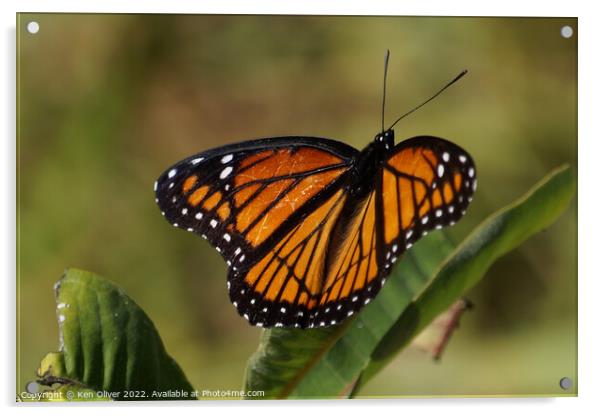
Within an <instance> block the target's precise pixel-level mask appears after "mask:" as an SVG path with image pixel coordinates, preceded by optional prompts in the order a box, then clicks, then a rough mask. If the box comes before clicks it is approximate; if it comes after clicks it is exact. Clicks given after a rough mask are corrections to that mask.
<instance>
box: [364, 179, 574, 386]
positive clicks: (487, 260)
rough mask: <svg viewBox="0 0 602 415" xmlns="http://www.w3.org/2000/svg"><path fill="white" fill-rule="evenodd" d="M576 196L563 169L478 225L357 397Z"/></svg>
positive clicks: (386, 345)
mask: <svg viewBox="0 0 602 415" xmlns="http://www.w3.org/2000/svg"><path fill="white" fill-rule="evenodd" d="M574 191H575V179H574V174H573V170H572V169H571V168H570V167H561V168H559V169H557V170H555V171H553V172H552V173H550V174H549V175H548V176H547V177H545V178H544V179H543V180H542V181H541V182H539V183H538V184H536V185H535V186H534V187H533V189H531V191H529V192H528V193H527V194H526V195H525V196H523V197H522V198H520V199H519V200H517V201H516V202H514V203H513V204H511V205H510V206H507V207H506V208H504V209H502V210H501V211H498V212H497V213H495V214H494V215H492V216H490V217H489V218H488V219H486V220H485V221H484V222H483V223H481V225H479V226H478V227H477V228H476V229H475V230H474V231H473V232H472V233H471V234H470V235H469V236H468V237H467V238H466V239H465V240H464V241H463V242H462V243H461V244H460V245H459V246H458V247H457V248H456V249H455V251H454V253H453V254H452V255H451V256H450V257H449V258H448V259H447V260H446V261H445V262H444V264H443V266H442V268H441V269H440V271H439V272H438V273H437V275H436V277H435V278H434V279H433V281H432V282H431V283H430V284H429V285H428V287H427V288H426V289H425V290H424V292H422V293H421V294H420V295H419V296H418V298H417V299H416V300H415V301H413V302H412V303H411V304H410V306H409V307H407V308H406V309H405V310H404V312H403V313H402V315H401V316H400V318H399V319H398V320H397V321H396V322H395V324H394V325H393V326H392V327H391V329H390V330H389V332H388V333H387V334H386V335H385V336H384V337H383V339H382V340H381V342H380V343H379V344H378V346H377V347H376V349H375V350H374V351H373V353H372V355H371V358H370V363H369V365H368V366H367V368H366V369H365V371H364V372H363V373H362V375H361V378H360V380H359V381H358V385H357V386H356V391H357V390H358V389H359V388H360V387H361V385H363V384H365V383H366V382H367V381H368V380H369V379H371V378H372V377H373V376H374V375H375V374H376V373H378V372H379V371H380V369H382V368H383V367H384V366H385V365H386V364H387V363H388V362H389V361H390V360H391V359H392V358H393V357H395V356H396V355H397V353H399V352H400V351H401V350H403V348H404V347H405V346H407V345H408V344H409V343H410V342H411V341H412V339H413V338H414V337H415V336H416V335H418V334H419V333H420V332H421V331H422V330H423V329H424V328H425V327H426V326H428V324H429V323H430V322H431V321H432V320H433V319H434V318H435V317H437V316H438V315H439V314H441V313H442V312H444V311H445V310H446V309H448V308H449V307H450V306H451V305H452V304H453V303H454V301H456V300H457V299H458V298H459V297H461V296H462V295H463V294H464V293H466V291H468V290H469V289H470V288H472V287H473V286H474V285H475V284H476V283H478V282H479V281H480V280H481V279H482V278H483V276H484V275H485V273H486V272H487V270H488V269H489V267H490V266H491V265H492V264H493V262H494V261H495V260H497V259H498V258H500V257H502V256H503V255H505V254H507V253H508V252H509V251H511V250H513V249H514V248H516V247H517V246H519V245H520V244H521V243H523V242H524V241H525V240H526V239H528V238H529V237H531V236H532V235H533V234H535V233H537V232H540V231H542V230H543V229H545V228H547V227H548V226H550V225H551V224H552V223H553V222H555V221H556V219H557V218H558V216H560V214H561V213H562V212H563V211H564V210H565V209H566V207H567V205H568V203H569V202H570V200H571V199H572V197H573V194H574Z"/></svg>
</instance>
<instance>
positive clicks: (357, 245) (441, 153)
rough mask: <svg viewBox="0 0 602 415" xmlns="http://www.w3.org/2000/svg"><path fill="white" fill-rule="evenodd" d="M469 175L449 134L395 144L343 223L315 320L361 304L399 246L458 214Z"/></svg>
mask: <svg viewBox="0 0 602 415" xmlns="http://www.w3.org/2000/svg"><path fill="white" fill-rule="evenodd" d="M476 183H477V182H476V171H475V167H474V163H473V161H472V159H471V158H470V156H469V155H468V154H467V153H466V152H465V151H464V150H462V149H461V148H460V147H458V146H456V145H455V144H453V143H450V142H449V141H446V140H443V139H440V138H435V137H428V136H423V137H415V138H412V139H408V140H405V141H403V142H402V143H400V144H399V145H398V146H396V147H395V148H394V149H393V150H392V151H391V154H390V155H389V157H388V159H387V160H386V162H385V163H384V165H383V167H382V169H381V170H380V171H379V173H378V177H377V178H376V186H375V189H374V190H373V191H372V192H371V193H370V194H369V195H368V196H367V197H366V199H365V200H364V201H363V202H362V204H361V205H360V209H358V211H357V213H356V215H355V216H354V217H353V219H352V220H351V221H349V223H348V224H347V226H346V228H345V232H344V235H345V238H344V239H343V241H342V243H341V244H340V246H338V252H337V253H336V254H334V255H333V258H332V259H331V262H330V264H329V267H328V272H327V273H326V276H325V283H324V286H323V292H322V295H321V296H320V301H319V305H320V309H319V310H318V311H317V313H316V315H315V321H314V326H328V325H331V324H335V322H337V321H340V320H341V319H343V318H345V317H347V316H351V315H353V314H354V313H355V312H357V311H359V310H360V309H361V308H362V307H363V306H364V305H366V304H368V303H369V302H370V301H371V299H372V298H374V297H375V296H376V294H377V293H378V292H379V290H380V288H381V287H382V286H383V285H384V283H385V281H386V278H387V277H388V276H389V274H390V272H391V270H392V265H393V264H394V263H395V262H396V261H397V260H398V258H399V257H400V256H401V255H402V254H403V252H405V251H406V250H407V249H409V248H410V247H411V246H412V244H413V243H415V242H416V241H417V240H418V239H420V238H421V237H422V236H424V235H426V234H427V233H428V232H429V231H430V230H432V229H440V228H442V227H443V226H448V225H453V224H454V223H455V222H457V221H458V220H459V219H460V218H461V216H462V215H463V214H464V213H465V209H466V207H467V206H468V204H469V202H470V201H471V200H472V195H473V193H474V191H475V190H476Z"/></svg>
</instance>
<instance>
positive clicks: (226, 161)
mask: <svg viewBox="0 0 602 415" xmlns="http://www.w3.org/2000/svg"><path fill="white" fill-rule="evenodd" d="M232 158H234V156H233V155H232V154H228V155H225V156H224V157H222V164H226V163H228V162H230V161H231V160H232Z"/></svg>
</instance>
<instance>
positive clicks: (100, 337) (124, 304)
mask: <svg viewBox="0 0 602 415" xmlns="http://www.w3.org/2000/svg"><path fill="white" fill-rule="evenodd" d="M55 295H56V304H57V306H56V312H57V318H58V321H59V336H60V351H59V352H58V353H49V354H48V355H47V356H46V357H45V358H44V359H43V360H42V363H41V365H40V369H39V370H38V376H39V377H40V380H39V381H38V382H39V383H42V384H48V385H51V384H55V383H58V384H60V385H80V386H81V387H83V388H88V389H92V390H94V391H101V392H106V393H107V394H108V395H109V396H110V397H111V398H112V399H115V400H135V399H194V397H193V391H194V388H193V387H192V386H191V385H190V383H189V382H188V380H187V379H186V377H185V375H184V373H183V372H182V370H181V369H180V367H179V366H178V364H177V363H176V362H175V361H174V360H173V359H172V358H171V357H170V356H169V355H168V354H167V352H166V351H165V347H164V346H163V342H162V341H161V338H160V337H159V333H158V332H157V330H156V328H155V326H154V325H153V323H152V321H151V320H150V319H149V318H148V316H147V315H146V314H145V313H144V311H142V309H141V308H140V307H139V306H138V305H137V304H136V303H135V302H134V301H133V300H132V299H131V298H129V297H128V296H127V295H126V294H125V293H124V292H123V290H121V289H120V288H119V287H117V286H116V285H114V284H113V283H111V282H109V281H107V280H105V279H103V278H101V277H99V276H97V275H94V274H92V273H90V272H87V271H82V270H77V269H70V270H67V271H66V273H65V275H63V277H62V278H61V279H60V280H59V282H58V283H57V284H56V285H55ZM126 391H129V392H134V391H135V392H136V393H127V392H126ZM116 393H118V394H116ZM184 394H185V395H184Z"/></svg>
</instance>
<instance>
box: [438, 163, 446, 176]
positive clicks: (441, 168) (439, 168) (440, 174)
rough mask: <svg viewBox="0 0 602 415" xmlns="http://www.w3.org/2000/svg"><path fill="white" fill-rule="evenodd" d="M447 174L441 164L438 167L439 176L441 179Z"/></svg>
mask: <svg viewBox="0 0 602 415" xmlns="http://www.w3.org/2000/svg"><path fill="white" fill-rule="evenodd" d="M444 172H445V167H443V164H439V165H438V166H437V175H438V176H439V177H443V173H444Z"/></svg>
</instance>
